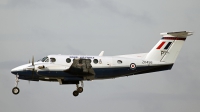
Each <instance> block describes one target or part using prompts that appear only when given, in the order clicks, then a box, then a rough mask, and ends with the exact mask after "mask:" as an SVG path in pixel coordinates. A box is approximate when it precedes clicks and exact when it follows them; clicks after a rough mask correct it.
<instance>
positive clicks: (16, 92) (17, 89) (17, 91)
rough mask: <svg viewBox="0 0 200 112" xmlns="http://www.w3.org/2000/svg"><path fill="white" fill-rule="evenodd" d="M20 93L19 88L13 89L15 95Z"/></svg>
mask: <svg viewBox="0 0 200 112" xmlns="http://www.w3.org/2000/svg"><path fill="white" fill-rule="evenodd" d="M19 92H20V90H19V88H18V87H14V88H13V89H12V93H13V94H14V95H17V94H19Z"/></svg>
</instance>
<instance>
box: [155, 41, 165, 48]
mask: <svg viewBox="0 0 200 112" xmlns="http://www.w3.org/2000/svg"><path fill="white" fill-rule="evenodd" d="M164 44H165V42H162V43H161V44H160V45H159V46H158V47H157V48H156V49H160V48H161V47H162V46H163V45H164Z"/></svg>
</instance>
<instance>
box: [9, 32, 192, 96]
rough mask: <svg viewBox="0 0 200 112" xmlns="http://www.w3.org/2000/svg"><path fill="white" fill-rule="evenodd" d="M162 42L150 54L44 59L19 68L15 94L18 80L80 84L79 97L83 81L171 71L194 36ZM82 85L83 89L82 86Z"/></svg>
mask: <svg viewBox="0 0 200 112" xmlns="http://www.w3.org/2000/svg"><path fill="white" fill-rule="evenodd" d="M161 35H162V36H163V37H162V38H161V40H160V41H159V42H158V43H157V44H156V45H155V46H154V47H153V48H152V49H151V51H150V52H149V53H140V54H128V55H118V56H103V54H104V52H103V51H102V52H101V53H100V54H99V56H80V55H48V56H46V57H44V58H43V59H41V60H39V61H37V62H34V58H33V59H32V63H29V64H25V65H22V66H19V67H16V68H14V69H12V70H11V73H13V74H15V75H16V87H14V88H13V89H12V92H13V94H15V95H16V94H18V93H19V91H20V90H19V88H18V87H17V86H18V82H19V81H18V80H19V79H22V80H28V81H40V80H41V81H56V82H59V83H60V85H63V84H76V86H77V88H76V90H75V91H74V92H73V95H74V96H78V95H79V93H82V92H83V81H86V80H87V81H90V80H98V79H110V78H116V77H123V76H130V75H137V74H143V73H150V72H157V71H163V70H170V69H171V68H172V66H173V64H174V62H175V60H176V58H177V56H178V54H179V51H180V50H181V48H182V45H183V43H184V42H185V40H186V38H187V36H190V35H192V32H187V31H181V32H167V33H161ZM79 83H81V86H79Z"/></svg>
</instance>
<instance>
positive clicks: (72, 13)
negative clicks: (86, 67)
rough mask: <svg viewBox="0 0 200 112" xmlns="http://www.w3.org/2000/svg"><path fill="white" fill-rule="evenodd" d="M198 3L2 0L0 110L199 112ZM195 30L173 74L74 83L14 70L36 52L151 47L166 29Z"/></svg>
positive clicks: (89, 52)
mask: <svg viewBox="0 0 200 112" xmlns="http://www.w3.org/2000/svg"><path fill="white" fill-rule="evenodd" d="M199 4H200V2H199V0H168V1H163V0H162V1H161V0H152V1H151V2H150V1H144V0H123V1H122V0H17V1H16V0H1V1H0V52H1V60H0V90H1V95H0V111H1V112H27V111H28V112H36V111H49V112H55V111H69V112H70V111H71V112H80V111H86V112H112V111H115V112H122V111H125V112H126V111H136V112H147V111H148V112H161V111H162V112H170V111H172V112H175V111H176V112H188V111H191V112H199V110H200V106H199V104H200V89H199V88H200V76H199V73H200V71H199V63H200V61H199V59H198V58H199V57H200V51H199V48H200V45H199V42H198V41H199V40H200V39H199V36H200V33H199V29H200V22H199V20H200V13H199V12H198V11H199V10H200V7H199ZM182 30H187V31H194V35H193V36H191V37H189V38H188V39H187V41H186V42H185V44H184V46H183V48H182V51H181V52H180V55H179V56H178V59H177V61H176V63H175V64H174V67H173V69H172V70H171V71H165V72H157V73H150V74H143V75H137V76H131V77H123V78H117V79H113V80H101V81H91V82H85V86H84V92H83V93H82V94H80V95H79V96H78V97H76V98H75V97H73V95H72V91H73V90H74V89H75V85H62V86H60V85H59V84H58V83H54V82H30V85H29V83H28V81H23V80H20V83H19V88H20V90H21V91H20V94H19V95H17V96H15V95H13V94H12V92H11V90H12V88H13V87H14V84H15V76H14V75H12V74H11V73H10V70H11V69H12V68H14V67H16V66H19V65H22V64H25V63H27V62H28V61H29V59H31V57H32V56H33V55H34V56H35V59H36V60H37V59H40V58H42V57H44V56H46V55H49V54H85V55H98V54H99V53H100V51H101V50H104V51H105V55H120V54H131V53H143V52H148V51H150V49H151V48H152V47H153V46H154V45H155V44H156V43H157V42H158V40H159V39H160V38H161V36H160V35H159V33H161V32H167V31H182Z"/></svg>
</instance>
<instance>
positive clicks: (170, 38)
mask: <svg viewBox="0 0 200 112" xmlns="http://www.w3.org/2000/svg"><path fill="white" fill-rule="evenodd" d="M162 39H164V40H186V38H181V37H163V38H162Z"/></svg>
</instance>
